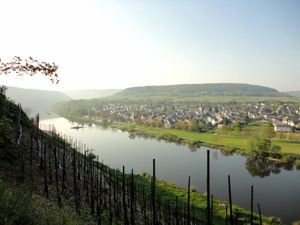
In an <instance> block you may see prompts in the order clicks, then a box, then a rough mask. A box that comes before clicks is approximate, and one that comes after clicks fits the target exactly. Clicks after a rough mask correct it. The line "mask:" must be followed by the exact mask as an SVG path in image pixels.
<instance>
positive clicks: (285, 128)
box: [274, 123, 293, 132]
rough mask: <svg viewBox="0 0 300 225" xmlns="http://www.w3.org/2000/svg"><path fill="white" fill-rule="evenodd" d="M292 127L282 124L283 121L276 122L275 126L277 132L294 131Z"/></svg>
mask: <svg viewBox="0 0 300 225" xmlns="http://www.w3.org/2000/svg"><path fill="white" fill-rule="evenodd" d="M292 130H293V129H292V127H291V126H289V125H288V124H282V123H279V124H275V126H274V131H276V132H292Z"/></svg>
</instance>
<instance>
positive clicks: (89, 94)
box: [63, 89, 122, 99]
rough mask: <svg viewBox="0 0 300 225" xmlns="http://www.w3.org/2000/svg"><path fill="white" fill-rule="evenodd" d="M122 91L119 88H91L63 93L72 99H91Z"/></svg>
mask: <svg viewBox="0 0 300 225" xmlns="http://www.w3.org/2000/svg"><path fill="white" fill-rule="evenodd" d="M120 91H122V90H121V89H103V90H101V89H95V90H93V89H91V90H71V91H63V93H64V94H65V95H67V96H69V97H70V98H72V99H93V98H102V97H108V96H111V95H114V94H116V93H118V92H120Z"/></svg>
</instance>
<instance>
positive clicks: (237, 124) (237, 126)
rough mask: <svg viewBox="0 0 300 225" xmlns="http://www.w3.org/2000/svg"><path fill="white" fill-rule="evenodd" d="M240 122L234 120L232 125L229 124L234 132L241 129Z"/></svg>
mask: <svg viewBox="0 0 300 225" xmlns="http://www.w3.org/2000/svg"><path fill="white" fill-rule="evenodd" d="M241 127H242V126H241V123H240V121H235V122H234V123H233V124H232V125H231V129H233V130H234V131H235V132H240V131H241Z"/></svg>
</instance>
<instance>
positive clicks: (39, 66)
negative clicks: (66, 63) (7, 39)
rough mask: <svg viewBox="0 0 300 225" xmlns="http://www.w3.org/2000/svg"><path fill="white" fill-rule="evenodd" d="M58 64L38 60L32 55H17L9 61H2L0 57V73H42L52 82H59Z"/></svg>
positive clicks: (19, 74)
mask: <svg viewBox="0 0 300 225" xmlns="http://www.w3.org/2000/svg"><path fill="white" fill-rule="evenodd" d="M57 70H58V66H57V65H56V64H55V63H52V64H51V63H47V62H43V61H42V62H40V61H38V60H36V59H33V58H32V57H29V58H28V59H21V57H19V56H15V57H13V60H12V61H11V62H2V60H1V59H0V74H9V73H16V74H17V75H18V76H22V75H30V76H33V75H36V74H38V73H40V74H43V75H45V76H47V77H49V78H50V81H51V82H52V83H54V84H57V83H58V82H59V79H58V75H57Z"/></svg>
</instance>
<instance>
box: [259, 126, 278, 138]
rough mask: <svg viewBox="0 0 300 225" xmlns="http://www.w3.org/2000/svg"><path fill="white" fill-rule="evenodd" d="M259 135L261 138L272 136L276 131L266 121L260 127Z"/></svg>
mask: <svg viewBox="0 0 300 225" xmlns="http://www.w3.org/2000/svg"><path fill="white" fill-rule="evenodd" d="M259 135H260V136H261V137H263V138H273V137H275V136H276V132H275V131H274V127H273V125H272V124H271V123H266V124H264V125H263V127H262V128H261V129H260V132H259Z"/></svg>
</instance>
